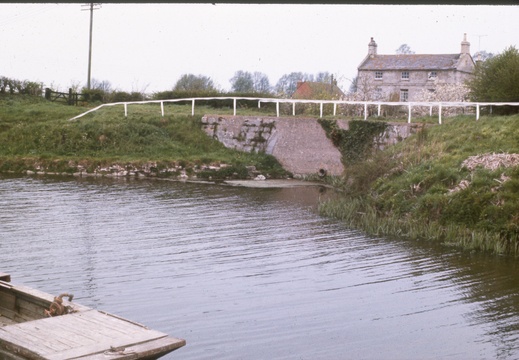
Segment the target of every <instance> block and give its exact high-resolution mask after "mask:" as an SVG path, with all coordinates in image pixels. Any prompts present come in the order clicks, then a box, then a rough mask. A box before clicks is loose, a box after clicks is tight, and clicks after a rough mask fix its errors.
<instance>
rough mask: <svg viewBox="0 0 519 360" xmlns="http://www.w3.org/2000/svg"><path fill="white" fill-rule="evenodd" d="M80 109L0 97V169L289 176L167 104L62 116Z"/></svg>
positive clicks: (213, 176) (268, 158)
mask: <svg viewBox="0 0 519 360" xmlns="http://www.w3.org/2000/svg"><path fill="white" fill-rule="evenodd" d="M175 109H180V110H182V107H179V106H177V107H175ZM85 110H86V109H85V108H82V107H70V106H66V105H60V104H56V103H51V102H48V101H46V100H44V99H41V98H39V97H31V96H20V95H14V96H2V97H0V172H14V173H26V172H27V171H29V173H30V172H37V173H57V174H78V173H79V174H82V175H99V176H107V175H114V176H119V175H120V176H128V175H131V174H135V175H140V176H162V177H181V178H185V177H192V178H195V177H196V178H201V179H208V178H211V179H213V180H216V179H225V178H234V179H244V178H248V177H251V176H257V175H258V174H261V175H263V176H265V177H267V178H269V177H270V178H282V177H286V176H288V175H289V174H287V172H286V171H284V170H283V168H282V167H281V165H280V164H279V163H278V162H277V160H276V159H275V158H274V157H272V156H269V155H266V154H262V153H243V152H238V151H234V150H231V149H227V148H225V147H224V146H223V145H222V144H220V143H219V142H218V141H215V140H213V139H211V138H209V137H208V136H207V135H206V134H205V133H204V132H203V131H202V130H201V124H200V120H199V119H200V118H201V115H197V114H195V116H194V117H192V116H188V115H185V113H186V111H184V112H182V111H179V112H178V113H177V112H175V111H173V110H171V109H170V111H168V114H169V115H168V116H165V117H162V116H160V112H159V111H157V108H156V106H155V107H154V106H152V105H150V106H147V105H142V106H138V107H136V108H135V109H132V110H133V111H132V112H131V113H130V114H129V115H128V117H126V118H125V117H124V113H122V112H121V111H120V110H121V109H112V108H107V109H102V110H99V111H96V112H94V113H92V114H89V115H87V116H85V117H83V118H81V119H79V120H76V121H69V119H70V118H71V117H73V116H75V115H77V114H79V113H81V112H84V111H85ZM189 110H190V109H189ZM187 113H189V112H187ZM197 119H198V120H197Z"/></svg>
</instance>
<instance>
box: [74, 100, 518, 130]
mask: <svg viewBox="0 0 519 360" xmlns="http://www.w3.org/2000/svg"><path fill="white" fill-rule="evenodd" d="M207 100H233V109H234V115H236V108H237V101H238V100H255V101H258V108H261V103H276V115H277V117H279V115H280V111H279V104H281V103H288V104H292V115H293V116H295V115H296V104H319V116H320V117H323V107H324V105H325V104H332V105H333V115H334V116H335V115H337V106H338V105H363V106H364V111H363V114H364V120H366V119H367V118H368V107H369V106H376V107H377V114H378V116H380V114H381V107H382V106H383V105H385V106H405V107H407V108H408V119H407V122H408V123H411V114H412V108H413V107H419V106H420V107H429V115H430V116H432V112H433V108H438V123H439V124H441V123H442V109H444V108H447V107H462V108H475V109H476V120H479V115H480V110H481V108H482V107H485V106H490V107H492V106H519V102H484V103H483V102H381V101H344V100H300V99H276V98H254V97H199V98H185V99H169V100H144V101H129V102H117V103H109V104H102V105H100V106H98V107H96V108H93V109H90V110H88V111H86V112H84V113H82V114H79V115H77V116H75V117H73V118H72V119H70V120H76V119H79V118H81V117H83V116H85V115H86V114H89V113H91V112H94V111H97V110H99V109H101V108H103V107H108V106H116V105H123V107H124V116H125V117H127V116H128V105H138V104H154V103H155V104H160V111H161V114H162V116H164V103H175V102H191V115H192V116H194V115H195V102H196V101H207Z"/></svg>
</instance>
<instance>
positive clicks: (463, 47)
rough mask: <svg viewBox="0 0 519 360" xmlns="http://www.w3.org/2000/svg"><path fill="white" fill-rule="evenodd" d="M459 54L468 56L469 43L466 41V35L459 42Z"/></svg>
mask: <svg viewBox="0 0 519 360" xmlns="http://www.w3.org/2000/svg"><path fill="white" fill-rule="evenodd" d="M461 53H462V54H470V43H469V42H468V41H467V33H465V34H463V41H462V42H461Z"/></svg>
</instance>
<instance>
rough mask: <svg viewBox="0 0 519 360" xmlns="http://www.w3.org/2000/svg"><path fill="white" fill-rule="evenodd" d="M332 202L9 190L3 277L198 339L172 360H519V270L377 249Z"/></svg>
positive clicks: (1, 243) (212, 189)
mask: <svg viewBox="0 0 519 360" xmlns="http://www.w3.org/2000/svg"><path fill="white" fill-rule="evenodd" d="M321 196H325V195H323V193H322V192H321V191H320V190H319V189H317V188H304V189H301V188H297V189H242V188H232V187H223V186H207V185H195V184H186V183H174V182H161V181H155V182H150V181H116V180H101V179H79V180H78V179H70V180H64V179H56V180H53V179H50V178H45V179H31V178H4V179H2V180H1V181H0V265H1V266H0V270H1V271H4V272H9V273H11V274H12V275H13V282H15V283H20V284H25V285H28V286H33V287H36V288H38V289H40V290H43V291H47V292H51V293H59V292H62V291H71V292H73V293H74V294H75V299H77V301H78V302H81V303H83V304H85V305H88V306H92V307H96V308H100V309H103V310H106V311H109V312H113V313H116V314H119V315H122V316H125V317H128V318H130V319H133V320H135V321H138V322H141V323H145V324H146V325H148V326H150V327H152V328H156V329H158V330H161V331H165V332H168V333H170V334H172V335H176V336H179V337H184V338H186V339H187V341H188V345H187V346H186V347H184V348H182V349H180V350H179V351H177V352H174V353H173V354H172V355H171V356H170V357H168V358H171V359H174V358H182V359H214V358H225V359H265V358H268V359H337V358H341V359H342V358H348V359H406V358H407V359H417V358H420V359H422V358H423V359H438V358H449V359H467V358H501V359H506V358H517V357H518V356H519V350H518V347H517V345H516V343H517V341H516V340H517V336H518V334H519V331H518V330H519V329H518V328H517V327H518V325H517V324H518V321H517V320H518V319H517V310H518V305H519V299H518V294H519V291H518V290H519V287H518V285H519V284H518V281H519V280H518V277H517V276H516V274H517V268H516V267H517V262H516V261H515V260H514V259H509V258H501V257H493V256H485V255H480V254H471V253H464V252H456V251H453V250H452V249H448V248H441V247H438V246H434V245H432V244H427V243H416V242H406V241H402V240H393V239H380V238H369V237H365V236H363V235H362V234H360V233H358V232H355V231H351V230H349V229H346V228H344V227H343V226H342V225H341V224H338V223H336V222H334V221H330V220H327V219H323V218H320V217H319V216H317V215H316V213H315V210H316V205H317V201H318V199H319V197H321Z"/></svg>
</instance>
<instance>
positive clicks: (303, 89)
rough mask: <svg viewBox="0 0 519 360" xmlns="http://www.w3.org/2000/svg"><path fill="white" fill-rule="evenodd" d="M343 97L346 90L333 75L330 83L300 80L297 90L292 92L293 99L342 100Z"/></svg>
mask: <svg viewBox="0 0 519 360" xmlns="http://www.w3.org/2000/svg"><path fill="white" fill-rule="evenodd" d="M343 97H344V92H343V91H342V90H341V89H340V88H339V87H338V86H337V82H336V81H335V80H334V79H333V77H332V80H331V81H330V83H323V82H314V81H298V82H297V88H296V91H294V94H292V99H318V100H324V99H327V100H328V99H329V100H340V99H342V98H343Z"/></svg>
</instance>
